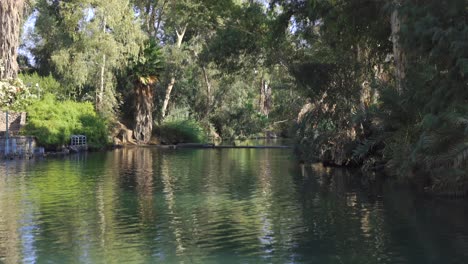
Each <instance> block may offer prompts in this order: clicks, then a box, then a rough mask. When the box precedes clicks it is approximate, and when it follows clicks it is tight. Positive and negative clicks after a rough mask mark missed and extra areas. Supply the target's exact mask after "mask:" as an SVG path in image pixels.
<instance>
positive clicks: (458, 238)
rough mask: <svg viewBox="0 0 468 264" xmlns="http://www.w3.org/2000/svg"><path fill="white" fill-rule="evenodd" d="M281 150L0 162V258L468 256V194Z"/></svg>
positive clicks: (416, 259) (421, 259)
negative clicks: (377, 179) (455, 196)
mask: <svg viewBox="0 0 468 264" xmlns="http://www.w3.org/2000/svg"><path fill="white" fill-rule="evenodd" d="M292 157H293V156H292V153H291V150H287V149H202V150H190V149H187V150H162V149H156V148H126V149H121V150H116V151H113V152H107V153H89V154H84V155H72V156H69V157H65V158H58V159H47V160H36V161H16V162H10V161H8V162H1V163H0V263H223V264H225V263H468V206H467V205H468V204H467V201H466V200H448V199H430V198H427V197H421V196H417V195H414V194H411V193H410V192H408V191H405V190H402V189H399V188H395V187H392V186H390V185H389V184H382V185H379V184H377V185H375V184H374V185H366V184H364V185H363V184H362V182H361V181H360V179H359V177H355V176H356V175H354V176H353V173H351V172H350V171H346V170H339V169H325V168H322V167H320V166H302V167H301V166H300V165H298V164H297V163H296V162H295V161H294V160H293V158H292Z"/></svg>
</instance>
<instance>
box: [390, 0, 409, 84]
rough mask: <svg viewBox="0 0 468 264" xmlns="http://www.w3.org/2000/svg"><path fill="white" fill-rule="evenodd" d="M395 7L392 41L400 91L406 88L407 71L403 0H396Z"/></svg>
mask: <svg viewBox="0 0 468 264" xmlns="http://www.w3.org/2000/svg"><path fill="white" fill-rule="evenodd" d="M394 4H395V7H394V9H393V12H392V16H391V27H392V43H393V58H394V63H395V78H396V86H397V91H398V93H401V92H402V91H403V90H404V87H403V86H404V79H405V71H406V55H405V52H404V49H403V47H402V45H401V40H400V33H401V23H402V19H403V18H402V17H401V13H400V12H399V8H400V6H401V0H395V1H394Z"/></svg>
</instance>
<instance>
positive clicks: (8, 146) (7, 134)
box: [5, 110, 10, 156]
mask: <svg viewBox="0 0 468 264" xmlns="http://www.w3.org/2000/svg"><path fill="white" fill-rule="evenodd" d="M8 123H9V121H8V110H7V111H6V136H5V138H6V139H5V156H7V155H8V154H10V142H9V131H8V125H9V124H8Z"/></svg>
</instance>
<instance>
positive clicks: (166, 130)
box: [155, 119, 207, 144]
mask: <svg viewBox="0 0 468 264" xmlns="http://www.w3.org/2000/svg"><path fill="white" fill-rule="evenodd" d="M155 132H156V135H157V136H158V137H159V139H160V140H161V142H162V143H164V144H177V143H203V142H206V141H207V135H206V132H205V130H204V129H203V127H202V125H201V124H200V123H199V122H197V121H195V120H190V119H189V120H177V121H168V122H164V123H163V124H161V125H159V126H157V127H156V131H155Z"/></svg>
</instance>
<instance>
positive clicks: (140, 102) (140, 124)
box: [133, 84, 153, 144]
mask: <svg viewBox="0 0 468 264" xmlns="http://www.w3.org/2000/svg"><path fill="white" fill-rule="evenodd" d="M135 107H136V111H135V128H134V130H133V135H134V136H135V139H136V141H137V142H138V143H139V144H146V143H148V142H149V141H150V139H151V134H152V132H153V89H152V87H151V85H143V84H139V85H138V86H137V87H136V88H135Z"/></svg>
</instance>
